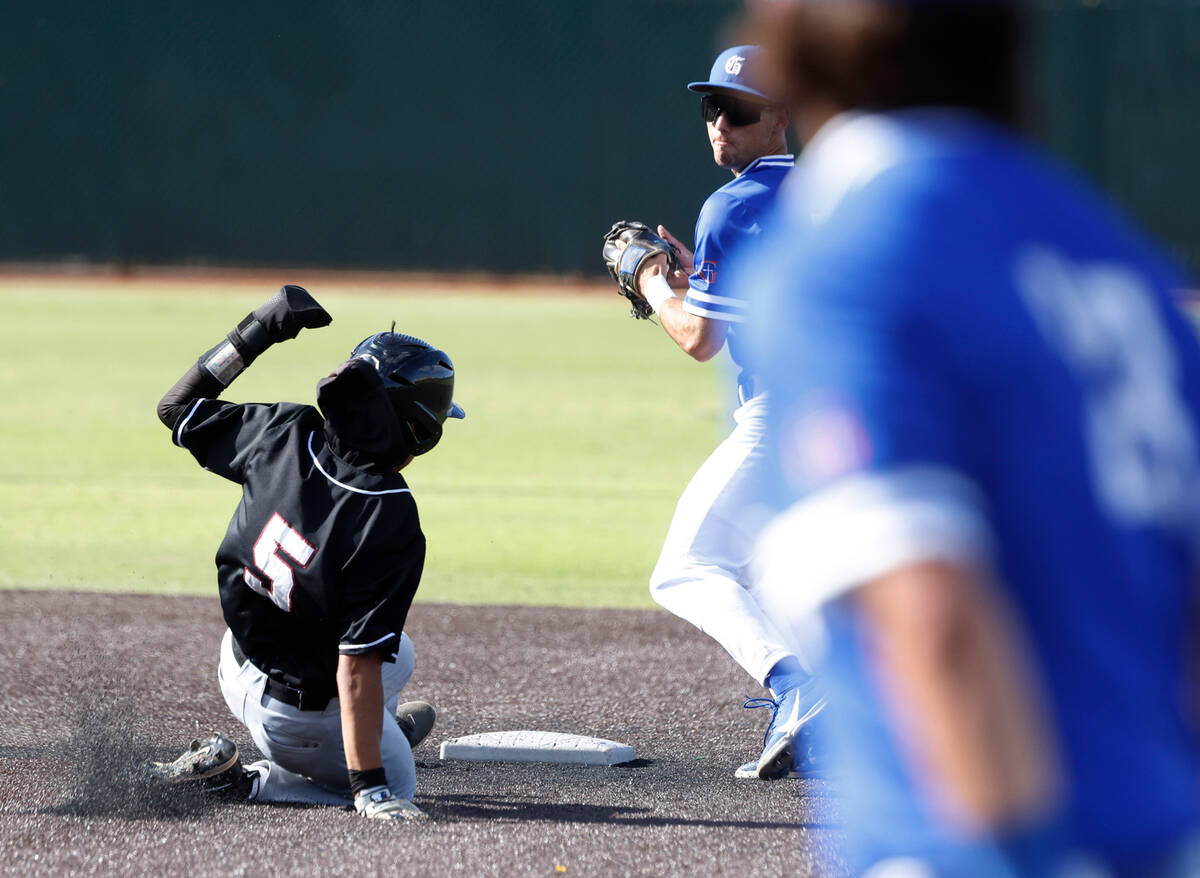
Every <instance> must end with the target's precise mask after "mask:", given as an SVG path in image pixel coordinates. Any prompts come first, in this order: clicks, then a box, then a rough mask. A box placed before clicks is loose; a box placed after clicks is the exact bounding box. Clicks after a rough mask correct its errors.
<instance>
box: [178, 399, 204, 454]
mask: <svg viewBox="0 0 1200 878" xmlns="http://www.w3.org/2000/svg"><path fill="white" fill-rule="evenodd" d="M202 402H204V400H203V399H198V400H196V401H195V402H193V403H192V407H191V408H190V409H188V413H187V414H186V415H184V416H183V417H182V418H180V420H179V423H178V424H176V425H175V430H174V432H173V434H172V436H171V439H172V441H174V443H175V444H176V445H178V446H179V447H180V448H182V447H183V431H184V429H185V428H186V427H187V422H188V421H190V420H191V419H192V415H194V414H196V409H197V408H198V407H199V405H200V403H202Z"/></svg>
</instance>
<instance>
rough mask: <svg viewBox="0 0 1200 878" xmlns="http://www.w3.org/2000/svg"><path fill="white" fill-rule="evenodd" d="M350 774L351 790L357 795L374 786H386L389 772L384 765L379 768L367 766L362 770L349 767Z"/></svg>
mask: <svg viewBox="0 0 1200 878" xmlns="http://www.w3.org/2000/svg"><path fill="white" fill-rule="evenodd" d="M349 774H350V791H351V792H352V793H354V795H355V796H357V795H358V794H359V793H361V792H362V791H363V790H369V789H371V788H372V787H386V786H387V774H386V773H385V772H384V770H383V766H382V765H381V766H379V767H378V768H366V769H363V770H362V771H358V770H356V769H353V768H351V769H349Z"/></svg>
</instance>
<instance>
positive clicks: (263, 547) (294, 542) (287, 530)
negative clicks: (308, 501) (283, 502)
mask: <svg viewBox="0 0 1200 878" xmlns="http://www.w3.org/2000/svg"><path fill="white" fill-rule="evenodd" d="M316 552H317V547H316V546H314V545H312V544H311V543H309V541H308V540H306V539H304V537H302V536H301V535H300V532H299V531H297V530H296V529H295V528H294V527H292V526H291V525H290V524H288V523H287V522H286V521H284V520H283V516H281V515H280V514H279V513H278V512H276V513H275V514H274V515H272V516H271V520H270V521H268V522H267V526H266V527H264V528H263V529H262V533H261V534H260V535H259V537H258V540H257V541H256V542H255V543H254V566H255V567H257V568H258V570H259V573H261V574H262V575H261V576H259V575H258V574H256V573H254V572H253V571H251V570H250V568H249V567H246V568H244V569H243V572H242V578H243V579H244V580H245V581H246V585H248V586H250V588H251V590H253V591H255V592H258V593H259V594H260V595H262V596H263V597H265V598H270V599H271V601H272V602H274V604H275V605H276V606H277V607H279V608H280V609H281V610H283V611H284V612H285V613H290V612H291V611H292V587H293V586H294V585H295V584H296V583H295V579H294V578H293V577H292V567H291V565H289V564H288V562H287V561H285V560H284V559H283V557H281V556H287V557H288V558H290V559H291V560H292V561H294V562H295V565H296V566H297V567H300V568H304V567H307V566H308V562H309V561H311V560H312V556H313V555H315V554H316ZM264 579H265V580H266V581H265V582H264Z"/></svg>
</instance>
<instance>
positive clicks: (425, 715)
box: [396, 701, 437, 750]
mask: <svg viewBox="0 0 1200 878" xmlns="http://www.w3.org/2000/svg"><path fill="white" fill-rule="evenodd" d="M436 719H437V711H435V710H434V709H433V705H432V704H430V703H429V702H427V701H406V702H404V703H403V704H401V705H400V706H399V707H397V708H396V723H397V724H398V725H399V726H400V731H402V732H404V737H406V738H408V746H409V747H411V748H412V749H414V750H415V749H417V745H418V744H420V743H421V742H422V741H424V740H425V738H426V737H428V735H429V733H430V732H431V731H433V723H434V721H435V720H436Z"/></svg>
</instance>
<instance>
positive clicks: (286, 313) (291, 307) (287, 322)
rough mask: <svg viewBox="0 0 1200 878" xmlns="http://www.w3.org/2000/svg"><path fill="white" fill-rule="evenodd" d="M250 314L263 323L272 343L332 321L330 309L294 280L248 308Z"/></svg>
mask: <svg viewBox="0 0 1200 878" xmlns="http://www.w3.org/2000/svg"><path fill="white" fill-rule="evenodd" d="M250 318H252V319H254V320H257V321H258V322H259V323H260V324H262V327H263V329H264V330H266V333H267V338H268V339H269V340H270V341H271V342H272V343H274V342H280V341H287V340H288V339H292V338H295V337H296V336H297V335H299V334H300V330H301V329H316V328H318V327H321V326H328V325H329V324H330V323H332V322H333V318H332V317H330V316H329V312H328V311H326V310H325V309H324V308H322V307H321V306H320V304H319V303H318V302H317V300H316V299H314V298H313V297H312V295H311V294H310V293H309V292H308V290H306V289H304V287H299V286H296V285H295V284H286V285H284V286H282V287H280V288H279V291H278V292H277V293H275V295H273V296H272V297H271V298H270V299H268V300H267V301H266V302H264V303H263V304H262V305H259V306H258V307H257V308H255V309H254V310H253V311H252V312H250Z"/></svg>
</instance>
